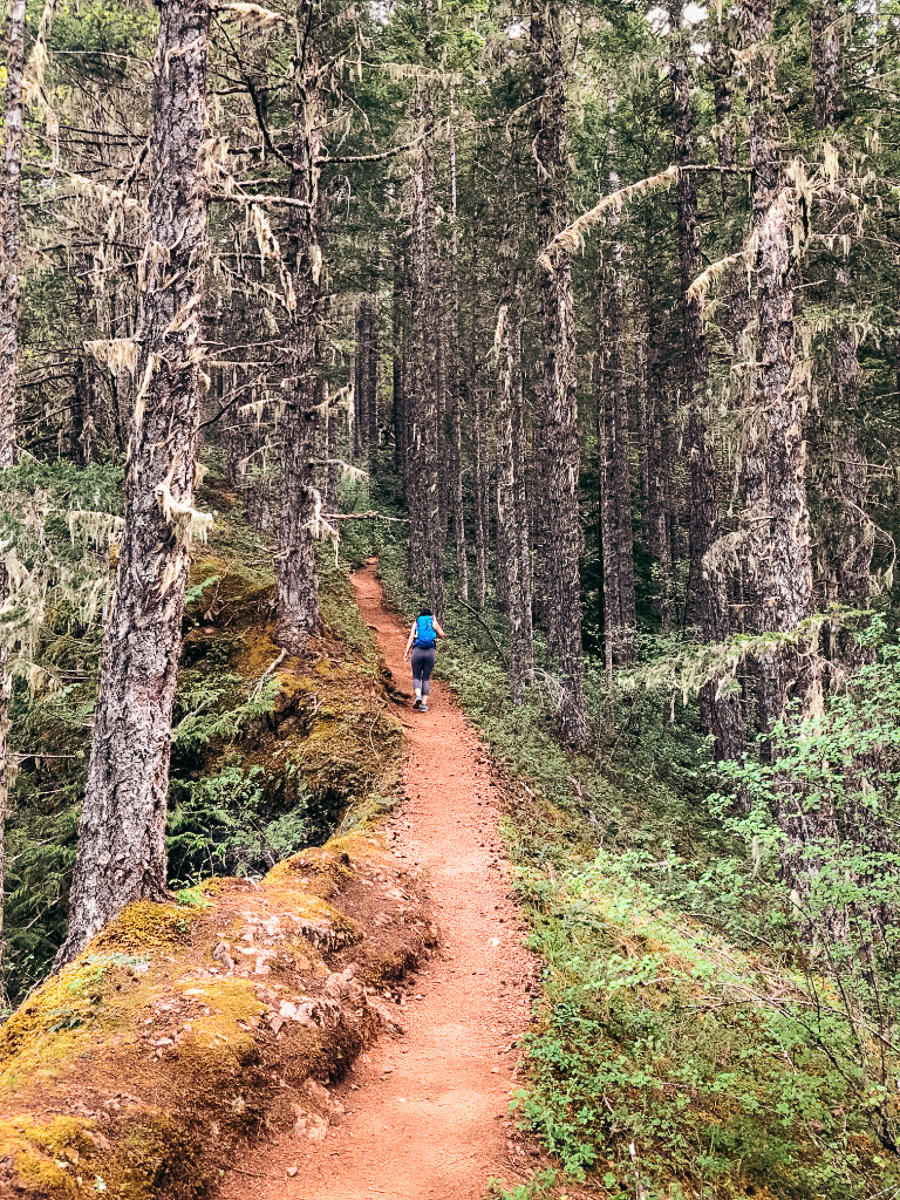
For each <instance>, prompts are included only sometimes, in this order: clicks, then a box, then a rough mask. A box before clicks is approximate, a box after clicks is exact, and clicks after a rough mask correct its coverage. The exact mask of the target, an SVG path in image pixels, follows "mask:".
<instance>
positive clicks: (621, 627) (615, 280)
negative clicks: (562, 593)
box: [597, 171, 668, 676]
mask: <svg viewBox="0 0 900 1200" xmlns="http://www.w3.org/2000/svg"><path fill="white" fill-rule="evenodd" d="M609 187H610V191H611V192H614V191H617V190H618V187H619V177H618V175H617V174H616V173H615V171H610V174H609ZM619 224H620V217H619V214H618V213H616V212H613V213H612V214H611V215H610V218H609V222H608V233H609V248H608V252H607V255H606V261H605V262H604V265H603V272H602V277H601V284H600V319H599V322H598V325H599V329H598V338H599V358H600V369H599V371H598V372H597V385H598V389H599V390H598V395H597V413H598V420H599V423H600V424H599V428H598V431H597V432H598V442H599V445H600V505H601V530H602V538H603V613H604V653H605V659H606V670H607V675H608V676H610V675H611V672H612V668H613V666H624V665H627V664H629V663H633V662H634V660H635V656H636V635H637V629H636V626H637V618H636V601H635V585H634V547H633V533H632V514H631V476H630V464H629V460H630V444H629V443H630V438H629V422H628V389H627V388H626V386H625V360H624V353H623V351H624V344H625V275H624V263H623V257H624V251H623V246H622V242H621V239H620V237H619ZM661 453H662V447H659V450H658V455H657V457H659V458H661ZM658 511H659V514H660V519H661V520H662V521H664V520H665V513H664V511H663V506H662V505H661V504H660V505H659V506H658ZM667 540H668V539H667V535H666V533H665V529H663V536H662V538H654V543H656V542H657V541H661V542H662V543H663V545H664V546H667Z"/></svg>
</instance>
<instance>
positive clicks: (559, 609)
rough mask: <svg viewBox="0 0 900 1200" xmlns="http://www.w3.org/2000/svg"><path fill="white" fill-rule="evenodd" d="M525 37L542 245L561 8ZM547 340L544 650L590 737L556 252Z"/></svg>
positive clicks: (558, 103)
mask: <svg viewBox="0 0 900 1200" xmlns="http://www.w3.org/2000/svg"><path fill="white" fill-rule="evenodd" d="M531 42H532V60H533V71H534V96H535V99H536V101H537V104H536V109H537V115H536V129H535V143H534V144H535V157H536V158H537V162H538V188H537V192H538V195H537V202H538V236H539V238H540V242H541V245H542V246H546V245H547V244H548V243H549V242H550V240H551V238H552V237H553V236H554V235H555V234H556V233H557V232H558V231H559V230H560V229H562V228H563V227H564V225H565V223H566V182H567V178H568V138H567V131H566V67H565V59H564V53H563V5H562V4H561V3H559V2H558V0H546V2H545V0H532V5H531ZM538 271H539V276H538V289H539V293H540V301H541V316H542V327H543V338H544V361H543V402H544V410H545V422H546V424H545V430H544V441H543V446H542V449H543V451H544V453H545V455H546V477H545V478H546V485H547V486H546V493H545V501H546V505H547V516H548V524H549V529H550V531H551V534H552V540H551V542H550V544H549V545H548V546H547V547H546V563H545V567H544V571H543V575H544V578H545V579H546V581H547V589H548V596H547V601H548V604H547V607H548V625H549V629H548V649H549V653H550V658H551V661H552V662H553V663H554V664H555V666H556V668H557V670H558V672H559V679H560V691H559V697H558V703H557V714H556V717H557V722H556V723H557V729H558V732H559V734H560V736H561V737H562V738H563V740H565V741H567V742H570V743H571V744H573V745H582V744H584V743H585V741H586V737H587V724H586V714H585V701H584V657H583V651H582V642H581V584H580V576H579V566H580V563H579V557H580V552H581V518H580V513H579V506H578V481H579V479H578V477H579V452H578V430H577V407H576V395H575V387H576V371H575V316H574V299H573V293H572V263H571V259H570V256H569V254H568V253H567V252H564V251H563V252H560V253H558V254H556V256H555V260H554V262H553V263H552V264H551V265H550V269H548V268H547V267H546V266H543V265H542V266H540V267H539V268H538Z"/></svg>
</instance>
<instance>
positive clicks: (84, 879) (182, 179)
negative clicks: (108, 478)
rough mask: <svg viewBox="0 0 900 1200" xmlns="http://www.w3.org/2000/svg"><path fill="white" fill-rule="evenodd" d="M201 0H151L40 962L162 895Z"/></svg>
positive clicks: (182, 507) (186, 539)
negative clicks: (86, 589)
mask: <svg viewBox="0 0 900 1200" xmlns="http://www.w3.org/2000/svg"><path fill="white" fill-rule="evenodd" d="M209 20H210V8H209V3H208V0H162V2H161V4H160V25H159V36H158V40H157V47H156V58H155V62H154V91H153V177H152V179H153V182H152V187H151V192H150V205H149V206H150V234H149V239H148V242H147V245H146V248H145V250H144V254H143V258H142V261H141V276H142V278H143V290H142V293H141V298H140V316H139V321H138V333H137V339H136V340H137V343H138V370H137V376H136V377H137V379H138V381H139V386H138V393H137V403H136V410H135V414H134V422H133V432H132V444H131V452H130V454H129V459H128V467H127V472H126V479H125V528H124V532H123V536H122V545H121V549H120V552H119V565H118V573H117V579H116V593H115V597H114V600H113V602H112V604H111V606H110V610H109V613H108V614H107V619H106V627H105V635H104V641H103V655H102V665H101V674H100V691H99V696H98V699H97V709H96V714H95V718H94V736H93V742H92V746H91V758H90V764H89V768H88V778H87V787H86V791H85V797H84V805H83V808H82V814H81V825H80V829H79V836H78V853H77V857H76V862H75V872H74V877H73V880H72V890H71V899H70V913H69V930H68V936H67V938H66V941H65V943H64V944H63V946H62V948H61V949H60V951H59V954H58V956H57V960H56V965H57V966H61V965H63V964H64V963H66V962H67V961H69V960H70V959H71V958H73V957H74V956H75V955H76V954H77V953H78V952H79V951H80V950H81V949H82V947H83V946H84V945H85V944H86V943H87V942H88V940H89V939H90V938H91V937H92V936H93V935H94V934H95V933H96V932H97V931H98V930H100V929H102V928H103V926H104V925H106V924H107V923H108V922H109V921H110V920H111V919H112V918H113V917H115V916H116V915H117V914H118V913H119V912H120V911H121V910H122V909H123V908H124V907H125V906H126V905H127V904H128V903H130V902H131V901H132V900H137V899H152V900H158V899H162V898H163V897H164V896H165V895H166V854H165V826H166V806H167V799H168V782H169V756H170V743H171V724H172V707H173V702H174V697H175V684H176V676H177V671H178V659H179V654H180V650H181V619H182V611H183V607H184V590H185V583H186V580H187V572H188V565H189V557H190V541H191V530H192V526H193V525H194V524H195V522H196V521H197V520H198V518H199V514H197V513H195V511H194V508H193V499H194V468H195V450H196V438H197V421H198V408H199V387H200V362H201V359H202V357H203V346H202V342H201V331H200V313H201V305H202V298H203V275H204V268H205V265H206V260H207V252H208V247H207V187H208V184H207V178H206V174H205V170H204V147H205V141H206V74H207V57H208V36H209Z"/></svg>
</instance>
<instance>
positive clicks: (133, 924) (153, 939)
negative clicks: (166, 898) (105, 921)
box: [91, 900, 197, 950]
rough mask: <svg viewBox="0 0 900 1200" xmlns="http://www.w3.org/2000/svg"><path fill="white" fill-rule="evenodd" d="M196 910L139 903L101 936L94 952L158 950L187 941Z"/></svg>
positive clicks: (123, 914)
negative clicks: (107, 950)
mask: <svg viewBox="0 0 900 1200" xmlns="http://www.w3.org/2000/svg"><path fill="white" fill-rule="evenodd" d="M196 917H197V912H196V910H195V909H192V908H189V907H184V906H182V905H178V904H156V903H154V902H153V901H152V900H136V901H135V902H134V903H133V904H129V905H128V907H127V908H125V909H123V911H122V912H121V913H120V914H119V916H118V917H116V919H115V920H114V921H113V922H111V923H110V924H109V925H107V927H106V928H105V929H104V930H103V932H102V933H100V934H98V935H97V937H96V938H94V940H93V942H92V943H91V948H92V949H93V950H106V949H114V950H120V949H128V950H158V949H161V948H167V947H170V946H176V945H178V944H179V943H180V942H184V941H186V940H187V938H188V935H189V932H190V925H191V922H192V921H193V920H195V919H196Z"/></svg>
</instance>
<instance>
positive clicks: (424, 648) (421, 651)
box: [403, 608, 447, 712]
mask: <svg viewBox="0 0 900 1200" xmlns="http://www.w3.org/2000/svg"><path fill="white" fill-rule="evenodd" d="M446 636H447V635H446V633H444V631H443V629H441V627H440V625H439V624H438V623H437V621H436V620H435V619H434V614H433V613H432V611H431V609H430V608H423V609H422V611H421V612H420V613H419V615H418V616H417V617H416V619H415V621H413V624H412V629H410V631H409V640H408V641H407V643H406V649H405V650H404V652H403V661H404V662H408V661H409V656H410V651H411V652H412V676H413V687H414V688H415V689H416V698H415V701H414V702H413V708H415V709H417V710H418V711H419V712H428V695H429V693H430V691H431V672H432V671H433V670H434V654H435V648H436V646H437V640H438V638H445V637H446Z"/></svg>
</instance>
